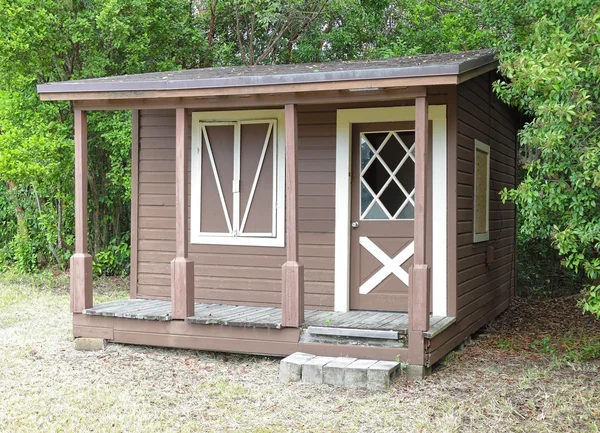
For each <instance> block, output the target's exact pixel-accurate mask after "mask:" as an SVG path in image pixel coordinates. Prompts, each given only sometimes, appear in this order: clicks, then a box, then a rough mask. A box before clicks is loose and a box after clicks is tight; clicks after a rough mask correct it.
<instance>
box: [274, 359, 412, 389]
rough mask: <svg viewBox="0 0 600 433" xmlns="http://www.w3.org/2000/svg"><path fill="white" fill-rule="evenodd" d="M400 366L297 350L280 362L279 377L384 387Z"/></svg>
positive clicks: (361, 386) (398, 371) (347, 385)
mask: <svg viewBox="0 0 600 433" xmlns="http://www.w3.org/2000/svg"><path fill="white" fill-rule="evenodd" d="M400 367H401V364H400V363H399V362H393V361H378V360H375V359H356V358H344V357H338V358H332V357H327V356H315V355H311V354H309V353H303V352H296V353H293V354H292V355H290V356H288V357H287V358H285V359H283V360H282V361H281V363H280V364H279V380H280V381H282V382H298V381H302V382H306V383H312V384H316V385H320V384H327V385H333V386H339V387H344V388H367V389H371V390H375V391H383V390H386V389H387V388H389V386H390V384H391V383H392V382H393V381H394V380H395V379H396V378H397V377H398V375H399V374H400V371H401V369H400Z"/></svg>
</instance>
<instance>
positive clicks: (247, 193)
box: [38, 50, 517, 367]
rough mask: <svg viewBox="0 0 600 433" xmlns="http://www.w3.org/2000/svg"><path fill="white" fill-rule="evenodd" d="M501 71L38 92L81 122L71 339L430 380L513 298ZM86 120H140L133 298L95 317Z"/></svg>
mask: <svg viewBox="0 0 600 433" xmlns="http://www.w3.org/2000/svg"><path fill="white" fill-rule="evenodd" d="M496 67H497V62H496V61H495V58H494V52H492V51H489V50H484V51H473V52H465V53H451V54H436V55H427V56H418V57H404V58H395V59H385V60H371V61H356V62H337V63H323V64H308V65H278V66H255V67H226V68H208V69H199V70H189V71H174V72H161V73H150V74H142V75H130V76H120V77H108V78H100V79H88V80H80V81H69V82H60V83H50V84H43V85H40V86H38V91H39V93H40V96H41V98H42V99H43V100H47V101H52V100H69V101H74V106H75V161H76V165H75V167H76V169H75V176H76V182H75V185H76V254H75V255H74V256H73V258H72V259H71V299H72V311H73V332H74V335H75V336H76V337H79V336H84V337H99V338H104V339H108V340H113V341H115V342H120V343H130V344H146V345H155V346H168V347H181V348H193V349H202V350H218V351H232V352H247V353H261V354H270V355H288V354H290V353H292V352H295V351H298V350H300V351H304V352H311V353H315V354H321V355H334V356H340V355H351V356H354V357H359V358H378V359H390V360H393V359H396V358H400V359H401V360H403V361H404V362H406V363H408V364H410V365H415V366H423V367H428V366H431V365H432V364H433V363H435V362H436V361H438V360H439V359H440V358H442V357H443V356H444V355H445V354H446V353H448V352H449V351H450V350H452V349H453V348H454V347H456V346H457V345H458V344H460V343H461V342H462V341H463V340H464V339H465V338H467V337H468V336H469V335H470V334H472V333H473V332H475V331H476V330H477V329H478V328H480V327H481V326H482V325H483V324H485V323H486V322H487V321H489V320H490V319H492V318H493V317H495V316H496V315H497V314H499V313H500V312H501V311H503V310H504V309H505V308H506V307H507V306H508V303H509V299H510V296H511V293H512V291H513V289H514V284H515V266H514V261H515V209H514V206H513V205H512V204H503V203H502V202H501V200H500V197H499V191H500V190H501V189H503V188H505V187H509V188H510V187H513V186H514V185H515V162H516V158H515V155H516V131H517V119H516V116H515V113H514V112H513V111H512V110H510V109H509V108H508V107H506V106H505V105H503V104H502V103H500V102H499V101H498V100H497V99H496V98H495V97H494V94H493V92H492V89H491V86H492V82H493V80H494V79H495V77H496ZM89 110H132V113H133V131H132V155H133V163H132V166H133V173H132V182H133V184H132V205H131V208H132V215H131V249H132V254H131V299H130V300H127V301H120V302H115V303H109V304H100V305H94V304H93V301H92V281H91V272H92V265H91V261H92V259H91V257H90V255H89V254H88V252H87V241H86V239H87V236H86V233H87V191H86V184H87V182H86V178H87V164H88V161H87V137H86V112H87V111H89ZM92 163H93V162H92Z"/></svg>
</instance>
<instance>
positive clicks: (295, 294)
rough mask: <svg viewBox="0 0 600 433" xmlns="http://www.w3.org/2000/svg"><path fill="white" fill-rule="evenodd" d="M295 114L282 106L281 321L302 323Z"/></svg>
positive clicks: (291, 106)
mask: <svg viewBox="0 0 600 433" xmlns="http://www.w3.org/2000/svg"><path fill="white" fill-rule="evenodd" d="M297 153H298V116H297V112H296V105H294V104H287V105H286V106H285V223H286V232H285V245H286V255H287V261H286V262H285V264H284V265H283V267H282V272H281V283H282V287H281V324H282V326H285V327H291V328H297V327H299V326H300V325H302V323H304V266H303V265H301V264H300V263H298V155H297Z"/></svg>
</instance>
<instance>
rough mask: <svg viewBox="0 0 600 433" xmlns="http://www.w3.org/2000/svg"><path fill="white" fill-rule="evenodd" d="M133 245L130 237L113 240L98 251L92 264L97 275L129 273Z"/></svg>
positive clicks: (123, 275)
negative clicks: (119, 240) (106, 246)
mask: <svg viewBox="0 0 600 433" xmlns="http://www.w3.org/2000/svg"><path fill="white" fill-rule="evenodd" d="M130 256H131V247H130V245H129V239H128V237H127V238H124V239H122V240H121V242H116V241H114V240H113V241H111V243H110V245H109V246H108V248H106V249H105V250H102V251H100V252H98V253H96V256H95V257H94V261H93V264H92V267H93V272H94V274H95V275H107V276H108V275H119V276H121V277H125V276H127V275H129V268H130Z"/></svg>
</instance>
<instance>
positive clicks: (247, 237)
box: [190, 110, 285, 246]
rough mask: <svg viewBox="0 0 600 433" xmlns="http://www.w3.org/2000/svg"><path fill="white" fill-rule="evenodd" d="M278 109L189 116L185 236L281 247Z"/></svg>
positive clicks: (281, 153)
mask: <svg viewBox="0 0 600 433" xmlns="http://www.w3.org/2000/svg"><path fill="white" fill-rule="evenodd" d="M283 134H284V130H283V110H258V111H230V112H203V113H193V115H192V176H191V183H192V184H191V194H192V197H191V211H190V217H191V218H190V220H191V233H190V240H191V242H192V243H198V244H218V245H254V246H283V244H284V239H283V236H284V200H285V197H284V188H285V177H284V176H285V172H284V170H285V167H284V164H285V142H284V140H285V138H284V135H283Z"/></svg>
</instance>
